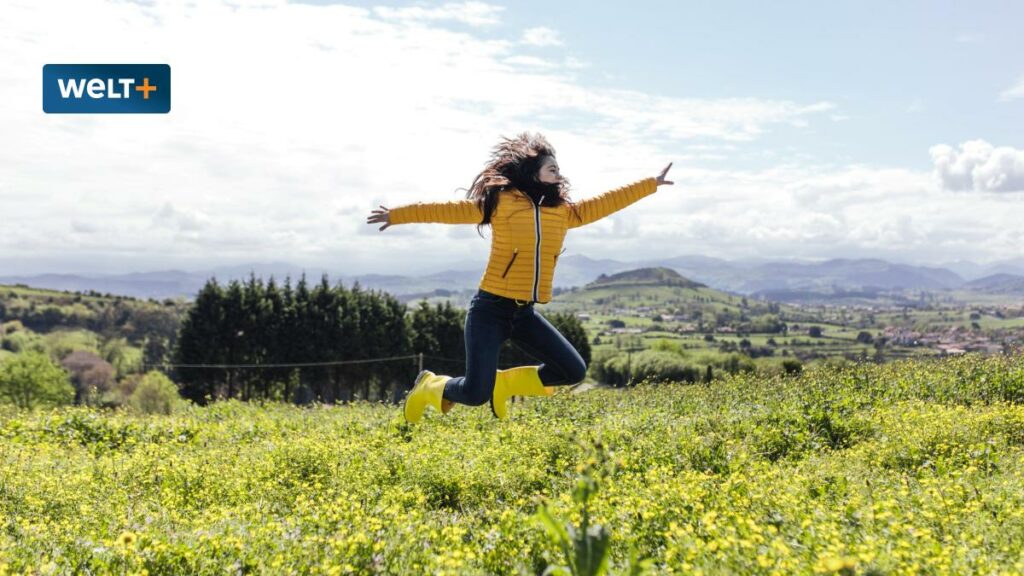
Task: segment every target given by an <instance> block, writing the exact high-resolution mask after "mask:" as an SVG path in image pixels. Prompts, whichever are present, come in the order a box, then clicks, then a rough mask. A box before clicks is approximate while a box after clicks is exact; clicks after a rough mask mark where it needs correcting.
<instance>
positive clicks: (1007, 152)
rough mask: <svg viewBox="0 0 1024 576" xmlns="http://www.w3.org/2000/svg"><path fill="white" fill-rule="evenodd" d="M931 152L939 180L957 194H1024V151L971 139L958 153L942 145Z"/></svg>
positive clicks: (943, 185)
mask: <svg viewBox="0 0 1024 576" xmlns="http://www.w3.org/2000/svg"><path fill="white" fill-rule="evenodd" d="M928 152H929V153H930V154H931V157H932V162H933V163H934V165H935V171H934V173H935V177H936V178H937V180H938V181H939V183H940V184H941V185H942V187H943V188H945V189H947V190H952V191H956V192H961V191H968V190H970V191H975V192H1024V150H1018V149H1016V148H1011V147H1009V146H1000V147H995V146H992V145H991V144H989V143H988V142H985V141H984V140H970V141H968V142H964V143H962V144H960V146H959V148H958V149H956V150H954V149H953V148H952V147H951V146H947V145H945V144H938V145H935V146H932V147H931V148H930V149H929V150H928Z"/></svg>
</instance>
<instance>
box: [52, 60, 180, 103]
mask: <svg viewBox="0 0 1024 576" xmlns="http://www.w3.org/2000/svg"><path fill="white" fill-rule="evenodd" d="M170 111H171V67H170V66H168V65H167V64H46V65H44V66H43V112H46V113H47V114H166V113H168V112H170Z"/></svg>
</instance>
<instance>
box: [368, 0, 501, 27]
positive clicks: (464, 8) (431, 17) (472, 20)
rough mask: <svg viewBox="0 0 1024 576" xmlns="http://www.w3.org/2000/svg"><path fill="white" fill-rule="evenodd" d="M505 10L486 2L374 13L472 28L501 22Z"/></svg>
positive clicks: (378, 8) (380, 9) (377, 9)
mask: <svg viewBox="0 0 1024 576" xmlns="http://www.w3.org/2000/svg"><path fill="white" fill-rule="evenodd" d="M504 9H505V8H504V7H502V6H495V5H493V4H487V3H485V2H448V3H446V4H443V5H441V6H440V7H437V8H424V7H422V6H407V7H403V8H388V7H385V6H375V7H374V8H373V11H374V12H375V13H376V14H377V15H378V16H380V17H381V18H385V19H389V20H390V19H395V20H421V21H434V22H436V21H444V20H454V21H456V22H462V23H463V24H468V25H470V26H489V25H492V24H497V23H498V22H499V19H498V16H499V15H500V14H501V12H502V11H503V10H504Z"/></svg>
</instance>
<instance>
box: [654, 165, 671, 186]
mask: <svg viewBox="0 0 1024 576" xmlns="http://www.w3.org/2000/svg"><path fill="white" fill-rule="evenodd" d="M671 167H672V163H671V162H669V163H668V166H665V169H664V170H662V171H661V174H658V184H657V185H658V186H661V185H662V184H672V181H671V180H665V174H668V169H669V168H671Z"/></svg>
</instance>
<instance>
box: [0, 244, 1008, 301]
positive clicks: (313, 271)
mask: <svg viewBox="0 0 1024 576" xmlns="http://www.w3.org/2000/svg"><path fill="white" fill-rule="evenodd" d="M657 267H665V268H670V269H672V270H675V271H676V272H678V273H679V274H681V275H682V276H684V277H686V278H687V279H689V280H692V281H694V282H699V283H701V284H705V285H707V286H709V287H711V288H714V289H717V290H722V291H726V292H732V293H736V294H743V295H749V296H755V297H756V296H764V297H768V298H771V299H779V300H790V301H792V300H794V299H797V300H799V299H800V298H799V297H795V296H792V295H795V294H815V293H835V292H851V291H862V292H867V293H871V292H873V291H884V290H901V289H903V290H913V291H928V292H941V291H947V290H964V291H970V292H975V293H985V294H1003V295H1024V258H1021V259H1016V260H1007V261H1003V262H999V263H996V264H992V265H988V266H982V265H978V264H974V263H971V262H955V263H950V264H949V265H945V266H942V267H932V266H914V265H909V264H894V263H891V262H887V261H885V260H880V259H846V258H836V259H832V260H826V261H823V262H800V261H766V260H723V259H719V258H711V257H707V256H697V255H690V256H678V257H674V258H661V259H652V260H644V261H639V262H636V261H634V262H622V261H618V260H609V259H602V260H594V259H591V258H587V257H586V256H575V255H574V256H566V257H564V258H561V259H559V262H558V269H557V271H556V273H555V279H554V284H555V287H556V288H563V289H564V288H569V287H571V286H584V285H586V284H587V283H589V282H592V281H594V279H595V278H599V277H600V276H601V275H602V274H604V275H614V274H616V273H619V272H624V271H628V270H635V269H637V268H657ZM303 272H305V274H306V279H307V282H311V283H313V282H319V281H320V277H321V275H322V274H324V273H327V274H328V280H329V281H330V283H331V284H332V285H334V284H337V283H338V282H341V283H342V284H344V285H345V286H349V287H350V286H352V284H353V283H354V282H357V281H358V282H359V285H360V286H361V287H363V288H365V289H373V290H383V291H386V292H389V293H391V294H394V295H395V296H397V297H399V298H400V299H402V300H412V299H418V298H420V297H423V296H431V295H446V294H455V293H461V292H466V291H472V290H475V289H476V287H477V285H478V283H479V281H480V277H481V275H482V273H483V264H481V265H480V266H479V267H477V268H475V269H472V270H443V271H439V272H436V273H434V274H430V275H427V276H404V275H397V274H396V275H384V274H362V275H348V274H338V273H337V272H335V271H328V270H323V269H320V268H305V269H304V268H302V267H300V266H296V265H294V264H290V263H287V262H270V263H252V264H245V265H239V266H231V267H222V268H216V269H212V270H199V271H192V272H187V271H180V270H167V271H159V272H140V273H133V274H120V275H104V276H81V275H69V274H42V275H35V276H0V284H27V285H29V286H34V287H39V288H50V289H54V290H68V291H82V292H86V291H89V290H94V291H96V292H100V293H103V294H106V293H110V294H122V295H127V296H135V297H137V298H156V299H164V298H186V299H191V298H192V297H194V295H195V294H196V292H198V291H199V289H200V288H201V287H202V286H203V284H205V283H206V281H207V280H208V279H209V278H211V277H212V278H216V279H217V281H218V282H220V283H222V284H226V283H228V282H229V281H231V280H245V279H246V278H248V277H249V274H250V273H254V274H255V275H256V276H257V277H258V278H263V279H268V278H269V277H270V276H273V277H274V278H275V279H276V280H277V281H278V283H283V282H284V279H285V278H286V277H290V278H291V280H292V284H293V285H294V283H295V281H296V280H297V279H298V278H299V277H300V276H301V275H302V274H303ZM787 294H788V295H790V297H788V298H787V297H780V295H787Z"/></svg>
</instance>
